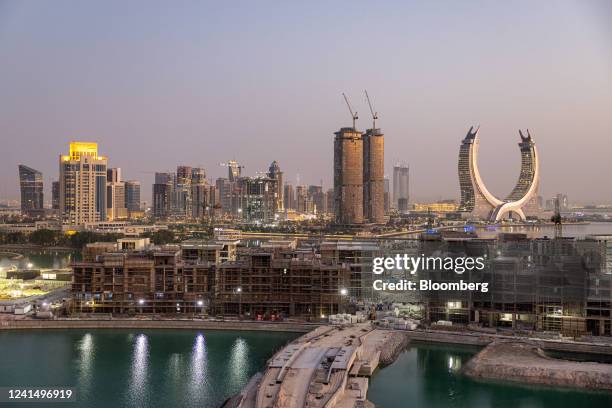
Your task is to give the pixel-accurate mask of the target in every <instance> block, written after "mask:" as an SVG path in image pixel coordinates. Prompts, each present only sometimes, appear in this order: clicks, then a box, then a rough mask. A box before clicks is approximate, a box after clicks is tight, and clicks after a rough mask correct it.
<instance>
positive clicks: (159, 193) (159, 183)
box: [153, 173, 176, 219]
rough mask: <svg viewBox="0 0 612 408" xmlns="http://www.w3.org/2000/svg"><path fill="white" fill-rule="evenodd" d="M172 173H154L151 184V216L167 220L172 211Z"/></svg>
mask: <svg viewBox="0 0 612 408" xmlns="http://www.w3.org/2000/svg"><path fill="white" fill-rule="evenodd" d="M175 179H176V177H175V174H174V173H155V184H153V216H154V217H155V218H161V219H163V218H167V217H168V216H170V213H171V212H172V209H173V197H174V181H175Z"/></svg>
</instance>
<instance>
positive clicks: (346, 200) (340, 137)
mask: <svg viewBox="0 0 612 408" xmlns="http://www.w3.org/2000/svg"><path fill="white" fill-rule="evenodd" d="M335 135H336V138H335V140H334V212H335V215H336V223H338V224H361V223H363V139H362V134H361V132H359V131H357V130H355V128H354V127H352V128H342V129H340V130H339V131H338V132H336V133H335Z"/></svg>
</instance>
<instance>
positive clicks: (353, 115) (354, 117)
mask: <svg viewBox="0 0 612 408" xmlns="http://www.w3.org/2000/svg"><path fill="white" fill-rule="evenodd" d="M342 96H344V101H345V102H346V106H347V107H348V110H349V112H350V113H351V117H352V118H353V130H357V128H355V121H356V120H357V119H359V116H357V112H355V113H353V108H351V104H350V103H349V100H348V98H347V97H346V95H345V94H344V92H342Z"/></svg>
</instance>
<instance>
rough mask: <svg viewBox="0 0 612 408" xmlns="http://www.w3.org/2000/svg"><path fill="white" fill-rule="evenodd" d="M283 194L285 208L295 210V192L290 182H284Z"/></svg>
mask: <svg viewBox="0 0 612 408" xmlns="http://www.w3.org/2000/svg"><path fill="white" fill-rule="evenodd" d="M283 195H284V196H283V199H284V208H285V210H295V192H294V191H293V186H292V185H291V184H285V191H284V193H283Z"/></svg>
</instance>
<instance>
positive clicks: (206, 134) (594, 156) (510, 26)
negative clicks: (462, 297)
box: [0, 0, 612, 203]
mask: <svg viewBox="0 0 612 408" xmlns="http://www.w3.org/2000/svg"><path fill="white" fill-rule="evenodd" d="M364 89H367V90H368V92H369V94H370V96H371V97H372V99H373V101H374V104H375V108H376V110H377V111H378V112H379V116H380V119H379V121H378V124H379V125H380V127H381V128H382V130H383V131H384V133H385V145H386V148H385V156H386V157H385V161H386V171H387V174H389V175H391V169H392V166H393V164H394V163H396V162H399V161H401V162H405V163H408V164H409V165H410V168H411V175H410V177H411V180H410V182H411V200H413V201H419V200H421V201H423V200H434V199H444V198H455V199H456V198H458V196H459V188H458V180H457V154H458V149H459V145H460V142H461V139H462V138H463V137H464V136H465V134H466V132H467V130H468V128H469V127H470V126H471V125H477V124H480V125H481V149H480V153H481V154H480V170H481V173H482V174H483V175H484V181H485V183H486V184H487V186H488V187H489V189H490V190H491V191H492V192H493V193H495V194H497V195H499V196H505V195H506V194H508V193H509V192H510V190H511V189H512V186H513V185H514V183H515V182H516V179H517V177H518V172H519V166H520V155H519V150H518V147H517V143H518V141H519V136H518V129H519V128H521V129H525V128H529V129H530V131H531V133H532V135H533V136H534V139H535V142H536V145H537V147H538V149H539V153H540V158H541V166H542V178H541V194H542V195H544V197H545V198H548V197H550V196H552V195H553V194H555V193H557V192H563V193H567V194H568V196H569V198H570V201H572V202H581V203H590V202H612V1H606V0H602V1H589V0H583V1H498V2H492V1H482V2H480V1H433V2H425V1H422V2H406V1H397V2H391V1H388V2H375V1H367V2H359V1H346V2H343V1H332V2H330V1H328V2H315V1H309V2H281V1H244V2H238V1H231V2H223V1H214V2H212V1H211V2H206V1H199V2H187V1H176V2H174V1H173V2H170V1H159V2H156V1H104V2H102V1H98V2H94V1H61V0H60V1H57V0H55V1H28V0H26V1H17V0H16V1H3V0H0V95H1V96H0V142H1V145H0V200H6V199H18V197H19V195H18V194H19V185H18V171H17V165H18V164H20V163H23V164H26V165H28V166H31V167H34V168H36V169H38V170H40V171H42V172H43V173H44V178H45V183H46V184H47V185H46V187H45V194H46V196H45V201H50V198H51V194H50V182H51V180H56V179H57V177H58V155H60V154H62V153H66V152H67V150H68V143H69V142H70V141H71V140H82V141H96V142H98V143H99V146H100V153H102V154H103V155H106V156H108V157H109V158H110V162H109V165H110V166H112V167H121V168H122V169H123V174H124V178H126V179H136V180H140V181H141V182H142V184H143V188H142V189H143V200H146V201H149V200H150V196H151V183H152V182H153V172H155V171H168V170H173V169H175V168H176V166H177V165H181V164H184V165H192V166H202V167H204V168H205V169H206V171H207V175H208V177H212V178H216V177H219V176H225V175H226V172H227V170H226V168H223V167H220V166H219V163H220V162H223V161H227V160H229V159H236V160H238V161H239V162H241V163H242V164H244V165H245V166H246V167H245V169H244V173H246V174H247V175H253V176H254V175H256V172H258V171H264V170H267V168H268V166H269V164H270V162H272V161H273V160H278V162H279V164H280V166H281V169H282V170H283V171H284V173H285V180H286V181H288V182H290V183H292V184H295V183H296V178H297V175H298V174H299V179H300V182H301V183H302V184H319V183H320V180H323V184H324V187H325V188H329V187H331V183H332V170H333V169H332V158H333V137H334V135H333V132H334V131H336V130H338V129H339V128H340V127H343V126H350V125H351V118H350V115H349V113H348V110H347V108H346V106H345V104H344V100H343V99H342V92H345V93H346V94H347V95H348V96H349V97H350V98H351V102H352V104H353V105H354V107H355V109H356V110H357V111H358V112H359V117H360V119H359V121H358V122H357V126H358V128H359V129H362V130H364V129H365V128H366V127H370V126H371V118H370V115H369V110H368V108H367V104H366V101H365V97H364V93H363V90H364Z"/></svg>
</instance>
